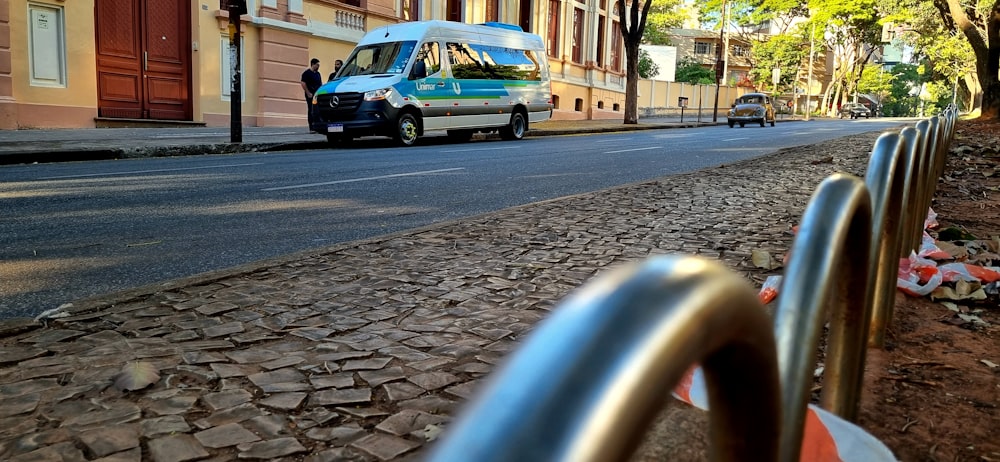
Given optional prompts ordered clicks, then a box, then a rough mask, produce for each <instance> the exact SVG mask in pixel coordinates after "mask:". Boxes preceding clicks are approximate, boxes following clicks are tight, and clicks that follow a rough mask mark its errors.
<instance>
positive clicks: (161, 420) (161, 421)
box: [139, 415, 191, 438]
mask: <svg viewBox="0 0 1000 462" xmlns="http://www.w3.org/2000/svg"><path fill="white" fill-rule="evenodd" d="M139 425H140V428H141V432H142V436H143V437H144V438H156V437H159V436H164V435H170V434H173V433H187V432H189V431H191V426H190V425H188V423H187V421H186V420H184V417H183V416H179V415H168V416H163V417H156V418H152V419H146V420H143V421H142V422H141V423H140V424H139Z"/></svg>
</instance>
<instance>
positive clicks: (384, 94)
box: [365, 88, 392, 101]
mask: <svg viewBox="0 0 1000 462" xmlns="http://www.w3.org/2000/svg"><path fill="white" fill-rule="evenodd" d="M390 93H392V88H382V89H379V90H372V91H366V92H365V101H378V100H383V99H386V98H388V97H389V94H390Z"/></svg>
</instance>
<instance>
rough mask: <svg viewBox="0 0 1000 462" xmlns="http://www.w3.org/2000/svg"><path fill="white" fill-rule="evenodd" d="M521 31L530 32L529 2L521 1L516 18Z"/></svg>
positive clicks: (528, 0)
mask: <svg viewBox="0 0 1000 462" xmlns="http://www.w3.org/2000/svg"><path fill="white" fill-rule="evenodd" d="M518 24H520V25H521V30H523V31H525V32H531V0H521V12H520V17H519V18H518Z"/></svg>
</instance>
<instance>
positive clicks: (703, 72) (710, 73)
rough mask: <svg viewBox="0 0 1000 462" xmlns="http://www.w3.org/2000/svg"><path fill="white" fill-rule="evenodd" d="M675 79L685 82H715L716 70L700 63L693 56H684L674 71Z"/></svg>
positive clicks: (704, 83) (705, 83) (706, 83)
mask: <svg viewBox="0 0 1000 462" xmlns="http://www.w3.org/2000/svg"><path fill="white" fill-rule="evenodd" d="M674 80H675V81H677V82H684V83H695V84H702V85H708V84H714V83H715V71H714V70H712V69H709V68H707V67H704V66H702V65H701V64H698V62H697V61H695V60H693V59H691V58H683V59H681V60H680V61H678V62H677V72H675V73H674Z"/></svg>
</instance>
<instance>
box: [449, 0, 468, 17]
mask: <svg viewBox="0 0 1000 462" xmlns="http://www.w3.org/2000/svg"><path fill="white" fill-rule="evenodd" d="M445 19H447V20H449V21H455V22H464V21H462V2H461V1H459V0H448V17H447V18H445Z"/></svg>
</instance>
